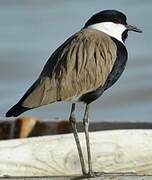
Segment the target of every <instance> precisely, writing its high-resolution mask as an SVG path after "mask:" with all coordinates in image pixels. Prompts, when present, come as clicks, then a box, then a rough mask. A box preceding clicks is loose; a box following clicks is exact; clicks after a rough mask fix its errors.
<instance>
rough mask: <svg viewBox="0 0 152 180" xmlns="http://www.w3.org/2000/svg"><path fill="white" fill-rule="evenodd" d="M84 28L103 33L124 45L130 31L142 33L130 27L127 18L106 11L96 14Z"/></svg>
mask: <svg viewBox="0 0 152 180" xmlns="http://www.w3.org/2000/svg"><path fill="white" fill-rule="evenodd" d="M84 28H93V29H96V30H99V31H102V32H104V33H106V34H108V35H109V36H111V37H114V38H116V39H117V40H119V41H121V42H122V43H124V42H125V40H126V38H127V36H128V31H135V32H139V33H141V32H142V31H141V30H140V29H138V28H137V27H135V26H132V25H129V24H128V23H127V18H126V16H125V15H124V14H123V13H122V12H119V11H116V10H104V11H101V12H99V13H97V14H94V15H93V16H92V17H91V18H90V19H89V20H88V21H87V22H86V24H85V26H84Z"/></svg>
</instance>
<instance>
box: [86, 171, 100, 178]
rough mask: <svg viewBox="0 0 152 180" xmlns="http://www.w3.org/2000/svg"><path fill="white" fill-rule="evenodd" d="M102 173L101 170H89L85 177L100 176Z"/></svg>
mask: <svg viewBox="0 0 152 180" xmlns="http://www.w3.org/2000/svg"><path fill="white" fill-rule="evenodd" d="M101 174H102V173H99V172H88V173H87V174H85V175H84V176H85V177H88V178H89V177H99V176H101Z"/></svg>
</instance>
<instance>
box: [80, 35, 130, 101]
mask: <svg viewBox="0 0 152 180" xmlns="http://www.w3.org/2000/svg"><path fill="white" fill-rule="evenodd" d="M112 40H113V41H114V42H115V44H116V46H117V59H116V61H115V63H114V66H113V68H112V71H111V72H110V74H109V76H108V78H107V80H106V82H105V84H104V85H103V86H100V87H99V88H98V89H96V90H95V91H92V92H89V93H86V94H84V95H82V96H81V98H80V101H83V102H84V103H87V104H89V103H91V102H92V101H94V100H96V99H97V98H98V97H100V96H101V95H102V94H103V92H104V91H105V90H106V89H108V88H109V87H111V86H112V85H113V84H114V83H115V82H116V81H117V80H118V79H119V77H120V76H121V74H122V72H123V71H124V68H125V66H126V62H127V57H128V53H127V49H126V47H125V46H124V45H123V44H122V43H121V42H120V41H118V40H116V39H115V38H112Z"/></svg>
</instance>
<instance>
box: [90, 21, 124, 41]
mask: <svg viewBox="0 0 152 180" xmlns="http://www.w3.org/2000/svg"><path fill="white" fill-rule="evenodd" d="M89 28H92V29H96V30H99V31H102V32H104V33H106V34H108V35H109V36H112V37H114V38H116V39H117V40H118V41H120V42H122V43H123V44H124V42H123V40H122V33H123V32H124V31H125V30H126V29H127V28H126V27H125V25H123V24H116V23H113V22H102V23H97V24H93V25H90V26H89Z"/></svg>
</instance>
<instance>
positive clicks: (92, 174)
mask: <svg viewBox="0 0 152 180" xmlns="http://www.w3.org/2000/svg"><path fill="white" fill-rule="evenodd" d="M103 174H104V173H102V172H88V173H83V175H82V176H78V177H75V178H73V179H72V180H80V179H86V178H94V177H100V176H102V175H103Z"/></svg>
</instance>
